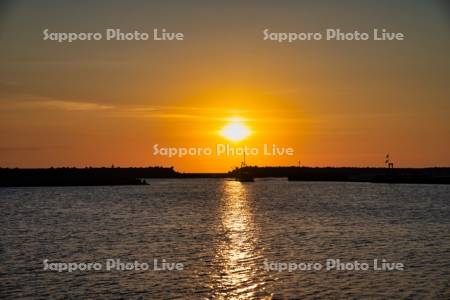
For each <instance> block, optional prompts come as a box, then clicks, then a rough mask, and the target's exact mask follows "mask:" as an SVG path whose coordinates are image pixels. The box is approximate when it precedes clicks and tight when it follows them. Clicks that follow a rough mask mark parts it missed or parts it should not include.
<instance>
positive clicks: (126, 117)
mask: <svg viewBox="0 0 450 300" xmlns="http://www.w3.org/2000/svg"><path fill="white" fill-rule="evenodd" d="M250 2H251V1H249V3H248V4H241V3H240V2H233V1H231V2H230V3H228V4H220V5H219V4H209V5H201V4H200V3H196V2H195V1H194V2H193V4H191V5H190V6H189V5H187V4H186V3H184V2H181V1H180V2H177V5H169V4H154V3H153V4H149V3H148V2H144V1H134V2H133V1H131V2H130V3H131V4H124V3H120V2H114V1H112V2H96V4H95V5H94V4H88V3H85V2H80V3H76V2H73V3H65V4H61V3H59V2H57V1H42V2H41V3H40V4H39V5H38V4H27V5H24V4H17V5H13V4H10V5H8V7H7V10H5V12H4V13H3V14H2V15H1V16H0V17H1V18H2V20H1V22H0V42H1V44H2V47H1V48H0V140H1V144H0V166H2V167H49V166H79V167H83V166H109V165H111V164H114V165H118V166H149V165H163V166H174V167H175V168H176V169H177V170H180V171H191V172H213V171H228V170H230V169H231V168H233V167H235V166H238V165H239V163H240V161H241V160H242V158H241V157H240V156H239V157H226V156H222V157H217V156H212V157H207V156H200V157H185V158H171V159H168V158H166V157H160V156H154V155H152V147H153V145H154V144H159V145H161V146H167V147H212V148H214V147H215V145H216V144H217V143H228V142H229V141H227V140H226V139H224V138H223V137H221V136H220V135H219V134H218V131H219V130H220V129H221V128H222V127H223V126H224V125H226V124H227V122H228V119H229V118H230V117H233V116H239V117H241V118H243V119H244V120H245V124H246V125H247V126H248V127H249V128H250V129H251V130H252V132H253V134H252V135H251V136H250V137H249V138H248V139H246V140H244V141H242V142H240V143H235V144H233V145H234V146H243V145H247V146H250V147H258V148H260V149H262V146H263V144H264V143H266V144H277V145H279V146H283V147H291V148H293V149H294V152H295V154H294V155H293V156H286V155H284V156H277V157H273V156H264V155H259V156H256V157H252V156H250V157H248V160H247V163H248V164H250V165H297V164H298V161H299V160H300V161H301V163H302V164H303V165H309V166H383V162H384V156H385V154H386V153H388V152H389V153H390V154H391V157H392V159H393V161H394V162H395V163H396V165H398V166H403V167H422V166H449V165H450V140H449V136H450V121H449V117H448V116H449V112H450V104H449V102H450V101H449V96H450V88H449V85H448V78H449V73H450V68H449V67H450V59H449V56H448V53H450V51H449V50H450V40H449V37H450V35H449V23H448V21H449V20H448V19H446V17H445V15H444V14H442V12H441V11H442V10H441V9H440V7H439V3H440V2H438V1H436V2H432V1H430V2H429V3H427V4H424V3H423V2H419V1H417V2H416V1H412V2H411V1H409V2H406V1H403V2H402V1H399V2H398V3H397V4H395V5H393V4H391V3H390V2H383V1H381V2H380V1H378V2H377V1H372V2H367V3H366V4H365V5H362V4H358V3H360V2H358V1H349V2H347V3H348V5H347V7H343V6H341V5H337V4H336V3H335V2H330V3H329V5H328V6H326V7H325V6H323V5H319V4H313V3H314V2H308V1H306V2H302V3H299V2H294V1H292V2H286V3H284V4H283V5H279V6H277V7H273V6H270V5H269V4H268V3H266V2H265V1H261V2H254V3H253V4H254V5H250ZM256 3H258V5H257V6H256ZM369 3H370V4H369ZM411 3H413V4H411ZM125 5H128V6H127V7H125ZM255 7H256V8H255ZM219 12H220V13H219ZM399 15H401V18H399ZM81 20H83V21H81ZM109 27H118V28H124V30H125V29H130V30H131V29H134V28H135V29H138V30H142V31H151V30H152V29H153V28H156V27H164V28H168V29H170V30H172V31H181V32H183V33H184V34H185V36H186V40H185V41H182V42H181V41H179V42H168V43H166V42H164V43H156V42H154V41H145V42H137V41H134V42H104V41H98V42H81V43H73V44H58V43H56V42H48V41H42V30H43V29H44V28H50V29H51V30H53V31H75V32H79V31H101V30H104V28H109ZM327 27H341V28H344V29H348V30H351V29H357V30H360V31H367V30H369V29H370V28H373V27H380V28H384V27H386V28H389V29H390V30H393V31H401V32H404V33H405V34H406V35H407V39H406V40H405V41H401V42H399V41H396V42H371V41H368V42H335V41H319V42H312V41H311V42H302V43H297V44H278V43H274V42H267V41H263V40H262V33H261V31H262V29H264V28H272V29H273V30H274V31H277V30H278V31H300V30H308V31H320V30H323V29H324V28H327Z"/></svg>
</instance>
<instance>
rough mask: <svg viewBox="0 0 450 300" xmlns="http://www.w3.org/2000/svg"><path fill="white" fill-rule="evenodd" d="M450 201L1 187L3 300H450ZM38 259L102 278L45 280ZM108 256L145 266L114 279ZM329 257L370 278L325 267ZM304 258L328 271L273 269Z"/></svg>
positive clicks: (248, 188) (193, 188)
mask: <svg viewBox="0 0 450 300" xmlns="http://www.w3.org/2000/svg"><path fill="white" fill-rule="evenodd" d="M449 201H450V187H449V186H440V185H435V186H433V185H387V184H386V185H385V184H365V183H325V182H312V183H302V182H288V181H285V180H260V181H257V182H255V183H247V184H242V183H239V182H235V181H230V180H216V179H192V180H153V181H150V185H148V186H120V187H54V188H8V189H0V240H1V248H0V298H1V299H7V298H10V299H17V298H29V299H35V298H65V297H66V298H83V299H86V298H104V299H118V298H123V299H159V298H164V299H170V298H180V299H206V298H208V299H210V298H217V299H261V298H269V299H270V298H273V299H285V298H289V299H291V298H298V299H305V298H375V299H378V298H379V299H384V298H413V299H415V298H417V299H423V298H435V299H449V298H450V283H449V278H450V204H449ZM44 259H48V262H49V263H55V262H60V263H69V262H73V263H77V264H80V263H88V262H98V264H100V265H101V267H102V269H101V270H91V271H87V270H85V271H80V270H77V271H73V272H70V273H69V272H67V271H64V272H58V271H52V270H44V262H43V261H44ZM107 259H120V260H121V261H122V262H134V261H138V262H140V263H143V262H145V263H149V265H151V267H150V268H149V270H128V271H127V270H124V271H120V270H117V269H113V270H107V269H106V260H107ZM154 259H157V260H158V263H161V262H162V260H163V259H165V260H166V261H167V262H171V263H173V262H178V263H181V264H182V265H183V270H178V271H158V270H153V267H154V265H153V263H154ZM327 259H340V260H341V262H354V261H355V260H356V261H358V262H366V263H368V264H369V265H370V268H369V270H365V271H364V270H360V271H355V270H353V271H352V270H336V269H330V270H327V269H326V264H325V262H326V260H327ZM374 259H378V260H382V259H386V260H387V261H389V262H397V263H398V262H400V263H403V264H404V271H399V270H396V271H376V270H374V269H373V260H374ZM307 262H310V263H319V264H322V265H323V268H322V269H321V270H309V271H308V270H298V269H297V270H291V272H289V271H288V270H284V271H281V272H279V271H278V270H274V269H273V266H274V265H277V263H278V265H277V266H282V265H283V264H284V263H286V264H288V263H291V265H292V264H293V263H296V264H299V263H305V264H306V263H307ZM268 263H272V267H267V266H268V265H267V264H268ZM54 265H55V264H53V266H54ZM303 265H304V264H303ZM297 266H298V265H297ZM316 266H317V264H316Z"/></svg>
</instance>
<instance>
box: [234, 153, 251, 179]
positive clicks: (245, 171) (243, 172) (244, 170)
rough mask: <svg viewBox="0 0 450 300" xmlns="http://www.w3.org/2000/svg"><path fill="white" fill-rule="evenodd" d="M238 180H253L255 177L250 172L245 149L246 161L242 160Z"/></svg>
mask: <svg viewBox="0 0 450 300" xmlns="http://www.w3.org/2000/svg"><path fill="white" fill-rule="evenodd" d="M236 180H237V181H240V182H253V181H255V178H253V176H252V175H251V174H250V172H249V170H248V169H247V165H246V164H245V151H244V161H243V162H241V167H240V168H239V170H237V175H236Z"/></svg>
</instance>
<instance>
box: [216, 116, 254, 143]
mask: <svg viewBox="0 0 450 300" xmlns="http://www.w3.org/2000/svg"><path fill="white" fill-rule="evenodd" d="M220 134H221V135H222V136H223V137H225V138H226V139H228V140H231V141H233V142H239V141H241V140H243V139H245V138H246V137H248V136H249V135H250V134H251V131H250V129H248V128H247V126H245V124H244V123H243V121H242V120H241V119H240V118H232V119H231V120H230V123H228V124H227V125H226V126H225V127H224V128H222V130H221V131H220Z"/></svg>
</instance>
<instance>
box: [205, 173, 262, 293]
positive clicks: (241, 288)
mask: <svg viewBox="0 0 450 300" xmlns="http://www.w3.org/2000/svg"><path fill="white" fill-rule="evenodd" d="M223 188H224V190H223V197H222V202H221V206H220V207H221V212H220V219H219V222H218V224H217V236H218V240H217V243H216V244H215V253H216V254H215V265H216V266H217V267H218V270H217V271H218V273H217V274H216V276H215V278H214V282H213V286H214V292H215V297H216V298H218V299H248V298H258V299H261V298H262V299H264V298H270V295H267V294H266V293H265V292H264V289H265V282H264V280H263V277H262V276H260V274H258V272H259V271H260V268H261V266H260V265H259V264H260V261H261V259H262V254H261V250H260V249H259V247H258V228H257V226H256V225H255V222H254V218H253V213H252V207H251V197H250V196H249V193H248V186H246V185H245V184H243V183H241V182H237V181H225V182H224V186H223Z"/></svg>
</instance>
